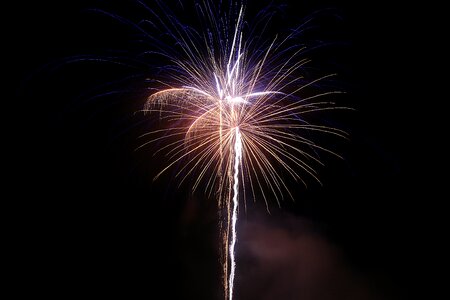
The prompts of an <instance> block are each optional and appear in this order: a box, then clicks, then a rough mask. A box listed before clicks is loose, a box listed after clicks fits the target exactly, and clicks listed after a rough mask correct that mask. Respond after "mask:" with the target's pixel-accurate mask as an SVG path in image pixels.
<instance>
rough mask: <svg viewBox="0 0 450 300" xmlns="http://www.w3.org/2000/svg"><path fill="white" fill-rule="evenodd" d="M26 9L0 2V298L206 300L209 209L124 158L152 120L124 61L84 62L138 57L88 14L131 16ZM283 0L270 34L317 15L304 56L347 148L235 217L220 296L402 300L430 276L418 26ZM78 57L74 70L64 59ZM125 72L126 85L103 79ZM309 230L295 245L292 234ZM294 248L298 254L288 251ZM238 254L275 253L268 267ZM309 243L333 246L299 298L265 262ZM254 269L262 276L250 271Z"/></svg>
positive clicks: (396, 9) (390, 15) (214, 293)
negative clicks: (233, 255) (320, 79)
mask: <svg viewBox="0 0 450 300" xmlns="http://www.w3.org/2000/svg"><path fill="white" fill-rule="evenodd" d="M27 2H28V1H26V2H21V3H19V4H17V5H15V6H14V7H11V8H8V13H9V12H12V15H13V16H14V19H13V20H14V21H12V22H11V23H10V24H8V25H9V26H7V31H8V34H7V35H8V38H10V42H9V43H7V44H6V46H5V47H6V48H7V50H10V51H11V53H9V54H8V55H6V56H5V57H4V59H5V61H6V63H7V66H12V68H11V69H10V70H8V71H7V72H8V74H9V75H10V76H9V79H12V84H11V85H10V84H7V86H6V88H7V89H8V90H11V91H12V98H11V99H13V101H12V102H13V105H14V106H16V105H17V107H18V108H14V109H13V111H11V112H7V111H4V114H6V117H7V118H6V120H7V122H6V123H7V124H6V125H5V128H4V130H5V131H6V132H7V133H8V138H9V136H10V137H11V142H10V143H8V144H7V146H6V147H5V148H7V150H10V151H11V155H10V156H7V157H6V158H7V160H8V167H10V168H8V170H9V171H8V172H9V174H10V176H9V177H10V178H12V179H13V183H14V185H10V187H12V189H13V193H12V195H13V197H8V198H9V199H10V201H8V202H10V203H12V204H13V206H14V209H13V210H12V211H11V212H12V213H11V216H12V221H11V223H10V225H9V227H8V228H11V232H12V233H13V234H12V236H13V242H12V243H11V244H12V245H13V249H14V253H15V255H14V257H13V259H12V262H13V264H14V265H15V267H14V268H13V270H14V271H13V272H12V274H11V278H17V279H18V280H19V282H21V284H20V285H19V288H18V289H17V290H16V292H17V293H18V294H22V293H32V294H34V295H45V296H47V297H50V298H52V297H55V298H61V297H63V298H64V297H68V296H72V295H78V296H87V295H96V296H115V295H118V294H120V295H121V296H123V297H127V298H133V297H134V296H133V295H134V294H143V296H144V297H147V298H150V299H153V298H156V299H160V298H161V299H219V298H220V296H219V295H220V281H219V277H220V275H219V274H220V267H219V265H218V263H217V247H218V243H217V238H218V237H217V227H216V225H217V216H216V213H215V204H214V202H213V200H210V199H209V200H208V199H206V197H205V196H204V195H203V194H202V193H201V192H197V193H194V194H193V195H192V194H191V193H190V190H189V183H188V184H186V185H183V186H181V187H180V188H178V187H177V182H176V180H174V179H173V178H172V177H173V174H171V173H169V174H168V175H166V176H163V177H162V178H161V179H159V180H158V181H156V182H153V181H152V178H153V176H154V175H155V174H156V172H157V171H158V170H159V169H158V168H159V167H160V166H161V159H162V158H161V157H157V158H156V159H155V158H154V157H152V153H149V152H150V151H151V150H149V151H148V152H146V151H134V149H135V148H136V147H137V146H139V145H140V144H141V140H139V139H138V136H139V135H140V134H142V133H143V132H145V130H148V129H150V128H152V126H153V125H154V124H153V123H152V122H151V121H146V118H145V117H143V116H142V115H140V114H135V112H136V111H138V110H139V109H140V108H141V105H142V99H145V95H146V92H145V89H142V88H143V87H145V84H146V83H145V81H144V82H143V81H142V79H143V78H144V79H145V78H147V76H148V75H147V73H146V72H148V70H147V71H146V70H145V68H144V67H143V66H142V65H138V66H136V65H134V62H133V63H131V64H132V65H133V67H127V66H123V65H114V66H111V65H110V64H106V63H105V64H102V63H99V62H98V61H97V62H88V61H86V58H89V59H91V58H98V57H99V55H101V54H102V53H105V51H106V52H108V53H113V54H110V55H116V56H117V57H119V56H120V57H133V54H134V53H136V51H139V47H140V46H137V45H136V44H134V43H133V42H130V39H131V40H132V39H133V36H132V31H131V30H129V29H128V28H127V27H126V26H124V25H121V24H118V23H117V22H113V21H112V20H111V19H110V18H106V17H105V16H103V15H101V14H99V13H93V12H92V11H89V10H88V9H89V8H104V9H105V10H108V9H111V10H113V11H116V12H119V14H123V15H126V16H129V17H130V18H133V17H134V18H136V19H139V18H140V17H145V13H144V14H143V16H141V15H139V13H136V10H135V9H133V8H131V7H132V5H129V4H127V3H128V2H127V1H121V2H120V3H115V4H111V3H108V2H109V1H91V2H88V1H64V3H59V2H58V3H55V2H53V1H40V2H39V3H27ZM129 2H130V3H131V1H129ZM280 2H281V1H280ZM286 2H292V3H288V5H287V6H282V5H280V6H278V8H279V9H280V11H281V12H283V11H284V13H285V16H286V17H284V18H282V19H276V20H275V21H276V22H278V23H280V24H281V23H285V24H284V25H286V26H287V27H288V26H289V25H293V24H296V23H297V22H298V20H299V21H301V20H304V18H305V17H306V16H308V14H310V13H313V12H316V11H321V12H322V13H320V14H319V15H320V16H319V17H318V19H317V20H318V22H317V23H318V24H321V25H320V27H319V28H316V29H314V30H313V31H312V32H311V35H312V36H313V38H311V37H309V38H311V39H317V40H320V41H324V42H329V45H328V46H327V47H325V50H322V49H319V50H317V52H316V54H312V55H313V57H314V55H315V56H317V58H318V59H323V61H321V62H320V63H318V64H316V65H315V66H317V67H319V68H326V69H327V70H326V71H328V69H330V72H335V71H337V72H338V73H339V75H340V76H339V79H338V80H339V82H338V84H339V85H340V86H342V89H344V90H346V91H348V94H347V96H346V97H344V98H345V99H342V100H341V101H343V102H344V104H345V105H348V106H351V107H354V108H355V109H356V110H355V112H352V113H346V114H345V115H344V117H342V116H341V118H342V120H340V121H339V122H340V123H342V124H343V126H344V127H345V128H346V129H347V130H348V131H349V132H350V134H351V138H350V141H349V142H348V143H346V144H345V145H343V146H342V147H341V149H340V151H341V153H343V156H344V158H345V160H343V161H341V160H337V159H336V160H334V159H330V160H329V161H327V163H328V165H327V166H326V167H325V168H323V169H321V170H320V174H321V179H322V183H323V186H319V185H318V184H314V183H312V184H311V185H310V187H309V188H308V189H304V188H303V187H299V188H298V190H297V189H296V188H294V190H295V193H296V195H297V196H298V200H297V201H296V203H295V204H292V203H290V202H286V203H284V204H282V208H281V209H279V208H277V206H276V205H272V209H271V213H272V215H271V216H268V215H267V214H266V213H265V212H264V204H263V203H261V202H262V201H259V202H258V201H257V203H256V204H250V205H249V210H248V211H247V213H244V211H241V214H240V216H241V221H240V222H241V223H240V224H238V226H241V228H242V229H241V232H240V234H242V236H243V237H242V243H241V245H242V246H240V245H239V244H238V246H237V256H238V258H239V256H240V254H241V262H242V263H241V265H239V264H238V275H237V276H238V277H237V283H236V284H237V295H236V299H275V298H279V299H301V298H302V299H410V298H413V296H414V295H418V294H420V293H421V292H426V293H429V292H430V291H431V289H430V288H429V287H431V283H434V279H433V276H432V275H433V273H430V272H428V270H429V266H431V265H432V264H433V263H432V262H431V261H432V260H433V259H432V258H433V257H434V258H436V257H437V255H436V253H435V250H434V249H435V248H437V246H436V245H437V243H436V241H435V239H434V237H433V235H432V234H433V233H435V232H436V231H435V230H434V229H433V227H432V226H431V225H430V224H431V221H432V220H433V219H434V216H433V209H431V210H430V208H432V207H434V204H432V203H435V202H434V201H436V198H435V197H434V191H435V188H434V186H436V185H437V183H435V182H438V179H437V178H436V177H437V176H438V175H437V173H436V172H434V171H432V170H431V167H429V166H432V165H433V163H432V161H433V159H432V158H433V157H434V156H435V155H437V154H435V153H434V151H432V150H430V149H431V148H432V146H431V145H432V143H433V139H434V138H433V137H432V135H431V134H430V131H431V130H430V129H432V126H431V125H430V122H429V120H431V117H430V115H429V113H430V110H429V107H433V106H434V103H435V101H436V100H433V99H432V98H431V99H430V97H429V95H428V89H427V88H424V85H425V84H426V80H427V79H426V75H427V72H426V71H425V68H424V62H423V60H422V58H421V57H423V53H424V51H422V50H423V49H426V48H427V46H426V44H427V42H426V38H425V36H426V33H424V30H423V23H424V22H419V23H417V19H418V18H419V17H418V16H420V15H427V14H426V11H425V10H422V9H424V8H423V7H411V6H410V4H408V5H403V4H400V3H397V4H394V5H393V4H392V3H391V2H390V1H377V2H373V3H367V2H363V3H359V2H358V3H357V4H355V3H351V2H349V1H339V3H338V1H303V2H302V4H301V5H300V4H299V3H297V1H285V3H286ZM298 2H301V1H298ZM361 2H362V1H361ZM277 3H278V2H277ZM294 3H295V4H294ZM252 5H253V4H250V5H249V8H248V9H249V14H251V12H252V9H253V8H252ZM255 5H257V6H256V7H261V6H262V4H261V3H256V4H255ZM323 12H325V13H323ZM253 13H254V11H253ZM323 15H325V17H323ZM284 28H285V27H284ZM315 35H317V37H314V36H315ZM130 37H131V38H130ZM127 43H129V44H127ZM141 50H142V49H141ZM115 51H116V52H115ZM317 53H318V54H317ZM78 59H81V60H83V61H82V62H77V63H72V61H75V60H78ZM152 63H157V62H152ZM151 73H152V71H150V72H149V73H148V74H151ZM138 75H139V76H138ZM127 76H137V78H138V80H136V81H134V80H133V79H131V80H125V81H120V79H121V78H124V77H127ZM6 83H8V81H6ZM105 84H106V86H105ZM108 84H109V85H108ZM111 91H113V93H111ZM107 92H109V94H108V95H107V96H105V95H104V94H105V93H107ZM7 101H9V99H8V100H7ZM11 129H12V130H11ZM10 133H11V134H10ZM9 134H10V135H9ZM258 203H259V204H258ZM305 224H307V225H305ZM277 230H279V231H277ZM252 233H254V234H252ZM310 236H313V237H314V239H313V242H311V239H306V240H305V239H302V238H298V237H310ZM271 239H273V240H271ZM298 241H304V243H312V244H311V245H313V246H314V247H311V248H309V250H305V249H303V248H301V247H300V248H298V249H297V248H296V247H297V246H298V245H299V244H300V245H301V244H302V243H297V242H298ZM317 241H319V242H320V243H319V244H320V246H317V243H316V242H317ZM240 242H241V240H240ZM252 245H258V246H257V247H256V248H258V249H259V248H261V247H264V248H270V247H272V246H273V247H275V246H277V247H280V248H283V247H284V248H285V249H293V250H292V251H290V252H287V253H289V254H288V255H286V256H282V258H280V261H279V262H278V261H277V260H276V259H275V260H274V261H270V259H272V258H273V257H274V255H275V254H267V255H265V254H261V253H260V252H258V251H259V250H257V252H254V251H253V250H251V249H253V248H252ZM303 245H304V244H303ZM315 247H319V248H315ZM302 249H303V250H302ZM311 249H312V250H311ZM314 249H316V250H314ZM317 249H319V250H317ZM324 249H325V250H326V251H328V252H326V253H328V254H324V257H328V256H327V255H329V256H330V254H329V253H332V254H333V255H331V256H332V257H333V259H331V262H329V263H327V264H326V265H327V266H328V267H327V268H328V269H327V270H328V271H324V272H328V273H330V274H328V273H327V274H328V275H327V276H328V277H326V278H325V279H324V278H322V277H320V276H319V277H317V278H318V279H317V280H316V281H315V282H312V283H311V282H310V283H308V284H307V288H304V289H303V291H304V290H308V291H310V294H307V295H302V289H300V288H299V286H301V284H302V283H300V284H297V283H296V282H297V281H296V279H295V278H303V277H301V276H300V275H299V274H298V273H296V272H293V273H289V274H287V271H286V270H287V269H288V267H286V268H284V267H283V266H289V265H290V264H291V263H293V264H294V265H295V266H296V262H297V258H299V260H298V261H300V263H299V269H302V268H303V266H305V265H304V264H303V263H304V261H310V260H308V259H306V258H305V260H301V259H300V258H302V257H309V256H308V255H310V254H311V253H313V254H314V253H322V252H320V251H324ZM330 249H331V250H330ZM252 251H253V252H252ZM302 255H303V256H302ZM305 255H306V256H305ZM318 257H319V258H318V260H319V261H321V256H320V255H318ZM336 257H337V258H336ZM312 261H314V260H312ZM271 264H272V265H274V266H275V265H279V267H273V268H265V267H261V266H272V265H271ZM291 265H292V264H291ZM330 265H332V267H330ZM255 266H257V267H255ZM239 268H240V270H239ZM330 268H331V269H332V270H333V271H332V272H331V271H330ZM255 270H256V271H255ZM342 270H345V272H343V271H342ZM255 272H256V273H255ZM289 272H292V270H290V271H289ZM303 272H305V274H304V276H305V278H316V277H314V276H313V275H311V274H309V273H308V272H307V271H303ZM318 272H319V273H320V271H318ZM255 274H257V276H256V275H255ZM286 274H287V275H286ZM349 274H350V275H349ZM246 275H247V277H246ZM249 275H251V276H250V277H249ZM239 276H240V277H239ZM280 278H281V279H282V282H281V281H280ZM342 278H345V280H344V281H342ZM252 279H253V280H252ZM330 281H333V282H339V283H342V282H345V283H342V284H339V287H336V284H335V285H330ZM349 282H350V283H349ZM311 286H314V288H311ZM342 286H344V287H342ZM279 290H284V291H287V294H286V295H289V296H283V295H285V294H283V293H280V292H278V291H279ZM261 291H262V292H261ZM318 291H321V292H320V293H319V292H318ZM258 293H261V294H258ZM156 294H161V295H164V296H159V297H155V296H154V295H156ZM239 295H242V296H241V297H242V298H240V297H239ZM243 295H245V297H244V296H243ZM280 295H281V296H280ZM289 297H291V298H289Z"/></svg>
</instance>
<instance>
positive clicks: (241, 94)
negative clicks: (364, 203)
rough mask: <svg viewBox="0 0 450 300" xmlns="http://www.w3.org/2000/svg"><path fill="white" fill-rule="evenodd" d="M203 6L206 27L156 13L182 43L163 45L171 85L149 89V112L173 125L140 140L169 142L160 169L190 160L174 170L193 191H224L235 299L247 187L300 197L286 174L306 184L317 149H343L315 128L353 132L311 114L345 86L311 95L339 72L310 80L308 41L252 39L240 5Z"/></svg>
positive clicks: (226, 281)
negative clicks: (322, 139) (324, 142)
mask: <svg viewBox="0 0 450 300" xmlns="http://www.w3.org/2000/svg"><path fill="white" fill-rule="evenodd" d="M197 9H198V12H199V15H200V16H201V17H202V18H203V20H204V23H205V24H206V25H204V28H203V29H204V31H203V32H198V31H194V30H192V29H191V28H188V27H186V26H185V25H183V24H181V23H180V22H179V21H173V19H170V20H164V19H162V18H157V20H158V22H159V23H160V25H161V26H162V27H163V28H164V30H166V31H167V33H168V34H169V35H170V36H171V38H173V39H174V40H175V41H176V47H177V50H178V52H177V53H173V51H163V50H161V51H159V52H158V54H161V55H163V56H164V57H165V58H169V59H170V61H171V62H172V65H171V66H170V68H166V69H165V70H166V73H165V75H166V76H167V78H169V79H168V80H166V81H159V83H160V84H162V85H164V86H165V88H161V89H160V90H158V91H157V92H155V93H153V94H151V95H150V96H149V97H148V100H147V102H146V104H145V107H144V111H145V112H146V113H158V114H159V117H160V118H162V119H165V120H166V121H167V122H168V123H169V124H171V126H169V127H167V128H164V129H163V130H158V131H152V132H149V133H147V134H146V135H145V137H147V138H148V142H146V143H144V144H143V145H142V146H141V147H144V146H145V145H147V144H149V143H155V142H156V141H160V140H164V139H166V140H167V141H170V142H167V143H166V144H163V146H162V147H160V148H159V149H158V151H164V152H165V153H166V155H167V157H168V161H169V163H168V164H167V166H166V167H165V168H163V169H162V170H161V172H159V174H158V175H157V176H156V178H157V177H159V176H160V175H161V174H162V173H164V172H165V171H167V170H168V169H170V168H172V167H174V166H176V165H179V163H180V162H183V166H182V167H180V168H179V169H178V171H177V175H176V176H177V177H178V178H179V181H180V184H181V183H182V182H184V181H185V180H186V179H187V178H195V181H194V185H193V190H196V189H197V188H199V186H202V187H206V191H207V193H208V195H209V196H210V197H215V198H216V199H217V203H218V208H219V214H220V218H221V220H222V222H223V223H222V225H221V233H222V237H223V247H224V249H223V250H224V251H223V258H222V264H223V285H224V289H225V299H230V300H231V299H232V298H233V285H234V277H235V268H236V261H235V255H234V251H235V250H234V248H235V245H236V222H237V217H238V207H239V202H240V201H239V196H240V195H242V196H243V201H242V202H243V203H244V204H245V201H246V200H245V198H246V196H247V195H251V196H252V197H253V199H255V198H257V197H258V196H259V195H260V196H261V197H262V198H263V199H264V201H265V202H266V204H267V203H268V199H269V196H270V195H271V196H273V197H274V198H275V199H276V201H277V202H278V203H279V202H280V200H282V199H283V197H284V195H285V194H287V195H289V196H290V197H292V198H293V196H292V194H291V192H290V191H289V188H288V186H287V184H286V180H285V176H289V177H291V178H293V179H294V180H296V181H299V182H302V183H303V184H306V183H305V181H304V180H303V177H304V175H307V176H309V177H311V178H313V179H315V180H317V181H318V180H319V179H318V176H317V173H316V171H315V168H314V166H315V165H317V164H321V162H320V160H319V158H318V155H317V152H318V151H325V152H328V153H332V154H334V155H337V154H335V153H334V152H332V151H330V150H328V149H327V148H324V147H323V146H320V145H318V144H316V143H315V142H314V141H313V139H312V138H311V137H310V133H326V134H332V135H336V136H340V137H345V136H346V133H345V132H343V131H341V130H339V129H336V128H332V127H328V126H324V125H321V124H312V123H310V122H309V121H308V118H307V117H308V115H310V114H312V113H314V112H318V111H323V110H330V109H336V108H337V107H336V106H335V105H334V103H333V102H331V101H330V100H327V99H328V98H329V96H332V95H334V94H337V93H339V92H338V91H327V92H321V93H315V94H313V95H308V94H306V93H305V95H307V96H304V95H303V92H304V91H306V90H307V89H308V88H310V87H313V86H314V85H316V84H317V83H318V82H319V81H321V80H323V79H325V78H327V77H330V76H334V75H333V74H331V75H327V76H323V77H319V78H315V79H312V80H310V81H308V82H307V81H306V80H305V78H304V76H303V74H302V69H303V67H304V66H305V64H307V63H308V62H309V60H308V59H306V58H304V57H302V56H303V54H304V51H305V48H304V47H302V46H296V45H292V43H291V39H292V38H293V37H294V34H291V35H288V36H287V37H285V38H279V37H274V38H272V39H271V40H266V41H263V40H261V38H260V36H261V35H262V34H260V35H259V37H258V38H257V39H256V38H253V37H252V35H251V34H250V32H252V31H251V30H250V29H248V28H246V27H245V26H244V22H243V20H244V12H245V7H244V5H241V4H239V5H236V4H230V8H229V10H228V11H227V12H226V13H225V12H224V10H220V9H219V8H218V7H216V8H214V6H213V4H212V3H211V2H209V1H205V2H202V3H201V4H200V5H198V7H197ZM155 16H156V14H155ZM161 132H164V134H161ZM152 135H155V136H157V137H152ZM240 189H242V191H240Z"/></svg>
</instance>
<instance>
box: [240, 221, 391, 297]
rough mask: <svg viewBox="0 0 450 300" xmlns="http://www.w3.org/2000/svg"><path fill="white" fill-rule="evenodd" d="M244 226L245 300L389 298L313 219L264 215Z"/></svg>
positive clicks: (242, 272)
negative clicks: (382, 293)
mask: <svg viewBox="0 0 450 300" xmlns="http://www.w3.org/2000/svg"><path fill="white" fill-rule="evenodd" d="M239 226H240V228H239V241H238V246H237V251H238V262H237V264H238V269H237V272H238V275H237V277H236V295H237V297H238V298H239V299H247V300H251V299H260V300H290V299H302V300H313V299H314V300H315V299H320V300H335V299H345V300H375V299H386V298H385V297H381V295H380V293H378V292H377V291H376V290H375V289H374V288H373V287H371V285H370V282H369V281H368V280H367V278H365V277H364V276H362V275H361V274H357V273H356V271H354V270H352V268H351V267H350V266H349V264H348V263H346V261H345V259H344V257H343V253H342V252H341V251H340V250H339V248H338V247H337V246H335V245H333V244H332V243H331V242H329V241H328V240H327V239H326V238H325V237H324V236H323V235H321V234H320V233H319V232H318V230H317V229H316V228H315V227H314V225H313V224H312V223H311V222H308V221H307V220H304V219H301V218H297V217H294V216H291V215H285V216H282V217H272V216H262V215H258V216H257V217H256V218H251V219H250V218H249V220H247V221H244V220H242V221H241V223H240V224H239Z"/></svg>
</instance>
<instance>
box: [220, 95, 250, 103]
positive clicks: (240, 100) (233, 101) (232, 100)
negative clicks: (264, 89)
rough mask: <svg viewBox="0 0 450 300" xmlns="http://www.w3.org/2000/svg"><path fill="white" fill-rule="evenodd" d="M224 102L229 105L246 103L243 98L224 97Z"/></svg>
mask: <svg viewBox="0 0 450 300" xmlns="http://www.w3.org/2000/svg"><path fill="white" fill-rule="evenodd" d="M225 100H226V101H228V102H229V103H247V101H245V100H244V98H242V97H231V96H226V97H225Z"/></svg>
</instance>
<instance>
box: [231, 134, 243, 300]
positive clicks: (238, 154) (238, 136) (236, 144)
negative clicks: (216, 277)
mask: <svg viewBox="0 0 450 300" xmlns="http://www.w3.org/2000/svg"><path fill="white" fill-rule="evenodd" d="M235 133H236V135H235V139H236V140H235V142H234V152H235V154H234V182H233V192H234V194H233V214H232V217H231V245H230V260H231V271H230V279H229V285H228V286H229V289H230V298H229V299H230V300H232V299H233V282H234V274H235V269H236V261H235V257H234V246H235V245H236V221H237V208H238V203H239V202H238V193H239V162H240V160H241V157H242V140H241V133H240V132H239V127H236V128H235Z"/></svg>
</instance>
